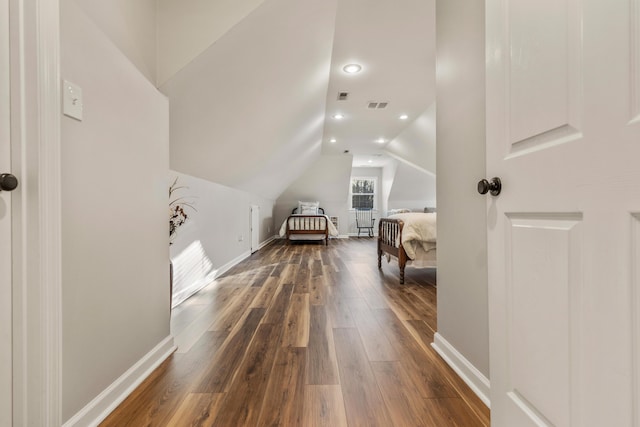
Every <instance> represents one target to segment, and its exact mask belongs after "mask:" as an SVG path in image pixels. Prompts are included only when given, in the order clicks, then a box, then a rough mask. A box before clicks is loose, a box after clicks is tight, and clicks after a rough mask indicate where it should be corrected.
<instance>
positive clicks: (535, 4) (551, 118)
mask: <svg viewBox="0 0 640 427" xmlns="http://www.w3.org/2000/svg"><path fill="white" fill-rule="evenodd" d="M639 17H640V0H607V1H602V0H486V18H487V19H486V55H487V76H486V78H487V173H488V174H489V175H490V176H489V177H487V178H491V177H493V176H498V177H500V178H501V179H502V185H503V188H502V193H501V194H500V195H498V196H490V195H488V196H486V197H487V199H488V203H487V207H488V232H489V234H488V250H489V313H490V351H491V412H492V414H491V421H492V426H496V427H521V426H522V427H528V426H555V427H563V426H575V427H589V426H594V427H595V426H598V427H600V426H616V427H630V426H633V427H640V413H639V408H638V406H639V405H640V393H639V389H638V384H639V379H638V378H639V371H640V362H639V360H640V290H639V277H640V271H638V266H639V263H640V255H638V254H639V253H640V231H639V230H640V222H639V219H640V214H639V213H640V67H639V65H640V18H639Z"/></svg>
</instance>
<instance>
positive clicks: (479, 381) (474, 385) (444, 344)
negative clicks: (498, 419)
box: [431, 332, 491, 408]
mask: <svg viewBox="0 0 640 427" xmlns="http://www.w3.org/2000/svg"><path fill="white" fill-rule="evenodd" d="M431 347H433V348H434V350H435V351H436V352H437V353H438V354H439V355H440V357H442V358H443V359H444V361H445V362H447V364H448V365H449V366H451V369H453V370H454V371H455V372H456V373H457V374H458V376H460V378H462V380H463V381H464V382H465V383H466V384H467V385H468V386H469V387H470V388H471V390H473V392H474V393H475V394H476V395H477V396H478V397H479V398H480V400H482V402H483V403H484V404H485V405H487V407H489V408H491V401H490V399H489V391H490V389H491V385H490V383H489V380H488V379H487V377H485V376H484V375H483V374H482V372H480V371H479V370H478V369H476V367H475V366H473V365H472V364H471V362H469V361H468V360H467V359H466V358H465V357H464V356H463V355H462V354H461V353H460V352H459V351H458V350H456V349H455V347H453V346H452V345H451V344H450V343H449V342H448V341H447V340H446V339H444V337H442V335H440V334H439V333H437V332H436V334H435V335H434V337H433V343H432V344H431Z"/></svg>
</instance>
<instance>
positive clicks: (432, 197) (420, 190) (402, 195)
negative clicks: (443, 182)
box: [389, 162, 436, 209]
mask: <svg viewBox="0 0 640 427" xmlns="http://www.w3.org/2000/svg"><path fill="white" fill-rule="evenodd" d="M435 190H436V178H435V176H434V175H430V174H427V173H424V172H422V171H420V170H418V169H416V168H414V167H412V166H409V165H407V164H405V163H402V162H398V168H397V170H396V174H395V178H394V180H393V184H392V186H391V191H390V192H389V206H393V207H394V208H407V209H416V208H423V207H427V204H428V206H429V207H434V206H436V203H435V201H436V192H435ZM416 202H420V203H423V204H425V206H422V205H419V206H413V205H407V203H409V204H411V203H416Z"/></svg>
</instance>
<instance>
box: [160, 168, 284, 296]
mask: <svg viewBox="0 0 640 427" xmlns="http://www.w3.org/2000/svg"><path fill="white" fill-rule="evenodd" d="M170 176H171V178H170V181H171V182H173V180H174V179H175V177H178V184H179V185H180V186H183V187H185V188H182V189H180V190H178V191H177V192H176V193H175V196H176V197H184V198H185V199H184V200H185V201H186V202H188V203H189V204H191V205H193V207H194V208H195V210H194V209H191V208H189V207H187V208H185V209H186V212H187V214H188V216H189V217H188V219H187V221H186V222H185V224H184V225H183V226H182V227H180V228H178V230H177V233H176V236H175V239H173V243H172V245H171V261H172V262H173V274H174V276H173V277H174V283H173V290H174V295H175V296H176V298H175V299H174V301H173V303H174V305H175V304H177V303H179V302H180V301H181V300H183V299H184V298H186V297H188V296H189V295H191V294H192V293H193V292H194V291H197V290H198V289H200V288H201V287H202V286H204V285H207V284H208V283H209V282H210V281H211V280H212V279H213V278H215V277H217V276H218V275H220V274H221V273H222V272H224V271H225V269H226V268H228V267H229V266H230V263H233V262H237V261H238V260H239V259H242V258H244V257H247V256H249V255H250V249H251V205H258V206H260V238H259V241H260V242H261V243H263V242H265V241H267V240H268V239H269V238H270V237H271V236H273V234H274V223H273V206H274V201H272V200H267V199H263V198H261V197H259V196H255V195H251V194H249V193H246V192H244V191H240V190H235V189H233V188H229V187H225V186H224V185H220V184H216V183H213V182H209V181H206V180H203V179H199V178H195V177H192V176H189V175H185V174H181V173H178V172H175V171H171V172H170ZM172 199H173V197H172ZM240 237H242V240H240Z"/></svg>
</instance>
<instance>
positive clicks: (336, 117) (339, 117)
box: [333, 113, 344, 120]
mask: <svg viewBox="0 0 640 427" xmlns="http://www.w3.org/2000/svg"><path fill="white" fill-rule="evenodd" d="M333 118H334V119H337V120H340V119H344V116H343V115H342V114H340V113H337V114H334V115H333Z"/></svg>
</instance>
